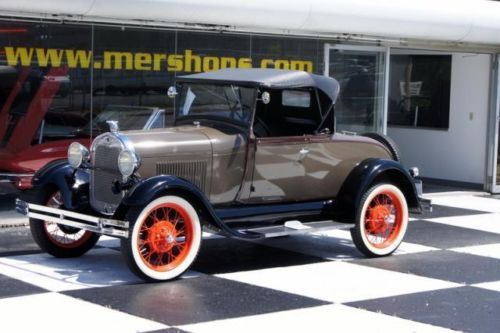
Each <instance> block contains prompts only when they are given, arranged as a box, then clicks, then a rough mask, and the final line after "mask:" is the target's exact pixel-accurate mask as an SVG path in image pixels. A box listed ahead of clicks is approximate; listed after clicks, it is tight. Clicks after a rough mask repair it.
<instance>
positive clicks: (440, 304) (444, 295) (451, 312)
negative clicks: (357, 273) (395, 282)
mask: <svg viewBox="0 0 500 333" xmlns="http://www.w3.org/2000/svg"><path fill="white" fill-rule="evenodd" d="M347 305H350V306H354V307H357V308H362V309H367V310H370V311H374V312H382V313H385V314H388V315H391V316H397V317H400V318H404V319H409V320H413V321H418V322H422V323H426V324H431V325H437V326H441V327H447V328H451V329H453V330H459V331H465V332H482V333H488V332H492V333H493V332H495V333H497V332H498V331H499V328H500V316H499V313H500V293H498V292H495V291H489V290H485V289H480V288H474V287H461V288H451V289H442V290H436V291H429V292H423V293H416V294H408V295H400V296H395V297H387V298H381V299H375V300H369V301H360V302H353V303H349V304H347Z"/></svg>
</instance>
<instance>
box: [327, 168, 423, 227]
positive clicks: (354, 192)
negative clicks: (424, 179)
mask: <svg viewBox="0 0 500 333" xmlns="http://www.w3.org/2000/svg"><path fill="white" fill-rule="evenodd" d="M378 183H390V184H393V185H395V186H397V187H398V188H399V189H400V190H401V192H403V194H404V196H405V197H406V201H407V203H408V208H409V209H410V211H412V212H420V211H421V207H420V202H419V200H418V195H417V190H416V188H415V184H414V181H413V178H412V177H411V176H410V174H409V173H408V171H406V170H405V169H404V168H403V166H402V165H401V164H400V163H399V162H396V161H393V160H383V159H367V160H364V161H363V162H361V163H360V164H359V165H358V166H357V167H356V168H354V169H353V170H352V171H351V173H350V174H349V176H348V177H347V178H346V180H345V181H344V184H343V185H342V187H341V188H340V191H339V193H338V195H337V199H336V200H335V205H334V209H333V212H332V214H333V216H334V218H335V219H336V220H339V221H343V222H352V221H354V219H355V216H356V210H357V208H358V207H359V205H360V202H361V198H362V196H363V194H364V193H366V191H368V190H369V189H370V188H371V187H372V186H373V185H375V184H378Z"/></svg>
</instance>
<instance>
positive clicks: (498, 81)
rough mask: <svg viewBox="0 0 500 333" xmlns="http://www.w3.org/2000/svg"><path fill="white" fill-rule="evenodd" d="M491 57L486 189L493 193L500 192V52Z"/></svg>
mask: <svg viewBox="0 0 500 333" xmlns="http://www.w3.org/2000/svg"><path fill="white" fill-rule="evenodd" d="M491 58H492V59H491V78H490V107H489V109H490V111H489V116H488V143H487V154H486V156H487V161H486V184H485V189H486V190H487V191H489V192H492V193H500V182H499V183H497V172H498V158H499V156H498V155H499V154H498V148H499V142H498V141H499V139H500V137H499V132H500V128H499V127H500V126H499V125H500V54H493V55H492V56H491Z"/></svg>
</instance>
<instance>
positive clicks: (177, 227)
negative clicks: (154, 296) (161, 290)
mask: <svg viewBox="0 0 500 333" xmlns="http://www.w3.org/2000/svg"><path fill="white" fill-rule="evenodd" d="M127 220H128V221H130V223H131V226H130V230H131V234H130V236H129V238H128V239H122V240H121V249H122V253H123V255H124V257H125V260H126V261H127V264H128V266H129V267H130V269H131V270H132V271H133V272H134V273H135V274H136V275H137V276H139V277H141V278H143V279H145V280H150V281H167V280H172V279H175V278H177V277H179V276H180V275H181V274H182V273H184V272H185V271H186V270H187V269H188V268H189V267H190V266H191V264H192V263H193V261H194V260H195V259H196V256H197V254H198V251H199V249H200V245H201V236H202V232H201V225H200V220H199V217H198V214H197V213H196V210H195V209H194V207H193V206H192V205H191V204H190V203H189V202H187V201H186V200H185V199H183V198H181V197H178V196H164V197H160V198H158V199H156V200H154V201H152V202H151V203H150V204H148V205H146V206H145V207H144V206H143V207H134V208H132V209H131V210H130V211H129V212H128V214H127Z"/></svg>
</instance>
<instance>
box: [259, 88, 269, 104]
mask: <svg viewBox="0 0 500 333" xmlns="http://www.w3.org/2000/svg"><path fill="white" fill-rule="evenodd" d="M260 98H261V100H262V103H264V104H269V103H270V102H271V94H270V93H269V92H267V91H264V92H263V93H262V94H261V95H260Z"/></svg>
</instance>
